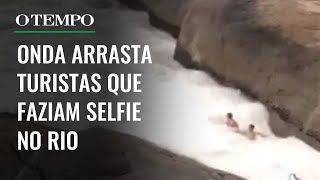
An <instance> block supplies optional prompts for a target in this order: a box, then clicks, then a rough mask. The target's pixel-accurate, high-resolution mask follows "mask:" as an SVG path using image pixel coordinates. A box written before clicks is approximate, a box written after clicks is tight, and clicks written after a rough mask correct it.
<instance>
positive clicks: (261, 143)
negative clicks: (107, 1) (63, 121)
mask: <svg viewBox="0 0 320 180" xmlns="http://www.w3.org/2000/svg"><path fill="white" fill-rule="evenodd" d="M95 16H97V17H99V18H100V20H97V21H96V23H97V25H98V27H99V31H100V32H101V31H105V33H108V32H111V31H112V30H119V32H117V33H119V34H121V33H122V32H121V30H120V29H123V33H124V35H123V36H122V37H123V39H122V40H120V41H122V42H126V43H127V44H149V45H151V48H152V49H151V51H152V57H153V62H154V64H153V65H151V67H149V65H147V66H141V67H140V68H139V70H142V71H144V72H145V74H144V86H145V88H144V92H143V93H142V94H141V95H140V98H141V99H142V102H143V114H142V115H143V117H142V118H143V120H142V122H140V123H130V124H127V125H121V126H118V127H116V128H115V129H116V130H118V131H120V132H124V133H127V134H131V135H134V136H137V137H140V138H142V139H144V140H147V141H149V142H152V143H155V144H157V145H158V146H160V147H163V148H166V149H168V150H171V151H173V152H175V153H177V154H181V155H185V156H188V157H190V158H192V159H195V160H197V161H199V162H201V163H203V164H205V165H207V166H209V167H212V168H216V169H221V170H224V171H227V172H230V173H233V174H236V175H238V176H241V177H243V178H246V179H249V180H287V179H288V176H289V174H290V173H296V174H297V175H298V176H299V177H300V178H301V179H302V180H319V179H320V171H319V168H318V166H317V165H318V164H320V153H319V152H317V151H316V150H314V149H312V148H311V147H309V146H308V145H306V144H305V143H303V142H302V141H300V140H298V139H296V138H294V137H290V138H284V139H283V138H278V137H276V136H274V135H273V134H272V132H271V130H270V127H269V126H268V120H269V114H268V112H267V110H266V109H265V107H264V106H263V105H262V104H261V103H259V102H251V101H250V100H248V99H247V98H245V97H244V96H243V95H242V94H241V92H240V91H239V90H237V89H232V88H226V87H223V86H221V85H220V84H218V83H217V82H215V81H214V80H213V79H212V78H210V77H209V76H208V75H207V74H205V73H203V72H201V71H195V70H188V69H185V68H183V67H182V66H181V65H179V64H178V63H177V62H175V61H174V60H173V52H174V48H175V43H176V41H175V39H173V38H172V37H170V36H169V35H168V34H166V33H164V32H161V31H159V30H157V29H155V28H154V27H151V26H150V25H149V23H148V17H147V15H146V14H145V13H142V12H135V11H128V10H116V9H114V10H104V11H99V12H96V14H95ZM115 18H116V19H117V22H116V23H113V22H112V21H110V22H109V21H108V20H111V19H115ZM101 19H103V21H102V20H101ZM120 27H121V28H120ZM128 31H130V32H131V33H130V34H127V33H126V32H128ZM97 35H98V36H99V35H101V37H99V38H100V39H101V40H105V41H106V42H107V41H108V39H105V37H104V36H103V33H100V34H99V33H98V34H97ZM65 41H67V40H64V39H61V44H63V43H69V44H70V42H65ZM27 68H28V67H26V69H24V70H26V71H27V70H28V69H27ZM72 68H74V67H70V69H72ZM135 68H137V67H135ZM8 70H10V68H8ZM91 71H93V72H101V71H102V70H101V68H100V69H96V70H91ZM10 81H14V80H13V79H9V78H7V77H6V73H5V72H4V73H2V76H1V78H0V82H1V84H9V83H7V82H10ZM0 88H1V90H2V92H6V93H5V94H2V95H1V96H2V97H1V98H2V99H3V100H4V102H7V101H6V100H8V102H9V99H10V100H12V99H14V98H16V97H13V96H10V91H11V90H12V88H13V87H10V86H2V87H0ZM14 88H17V85H15V87H14ZM74 96H75V98H76V96H77V95H74ZM86 96H87V98H88V99H91V98H93V97H91V96H90V95H86ZM25 98H26V99H28V97H25ZM51 98H55V97H51ZM68 98H70V99H72V98H73V97H68ZM62 99H63V98H62ZM41 100H44V99H41ZM94 100H97V101H98V100H100V98H97V99H92V101H94ZM17 101H18V100H17ZM10 102H13V103H12V104H10V103H1V106H0V108H1V111H13V112H16V103H14V101H10ZM227 112H233V114H234V117H235V119H236V120H237V121H238V122H239V125H240V128H241V129H243V130H244V129H246V128H247V126H248V124H250V123H252V124H255V125H256V128H257V130H258V131H260V132H262V133H265V134H267V135H268V137H267V138H259V139H257V140H256V141H251V140H248V139H247V138H245V137H243V136H242V135H239V134H236V133H234V132H232V131H230V130H229V129H228V128H226V126H225V125H224V118H225V114H226V113H227ZM100 125H101V126H102V127H105V128H110V126H109V124H105V123H101V124H100ZM82 126H83V127H81V128H87V127H88V126H89V123H84V124H82ZM72 128H76V127H72Z"/></svg>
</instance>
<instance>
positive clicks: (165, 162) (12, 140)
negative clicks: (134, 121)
mask: <svg viewBox="0 0 320 180" xmlns="http://www.w3.org/2000/svg"><path fill="white" fill-rule="evenodd" d="M0 124H1V126H0V127H1V128H0V133H1V136H0V137H1V139H0V150H1V153H0V156H1V157H0V159H1V163H0V169H1V175H0V177H1V179H3V180H7V179H8V180H10V179H15V180H28V179H30V180H31V179H32V180H55V179H59V180H64V179H81V180H82V179H83V180H89V179H99V180H100V179H101V180H103V179H146V180H147V179H164V178H165V179H172V180H174V179H212V180H238V179H240V178H237V177H235V176H233V175H230V174H228V173H224V172H222V171H218V170H213V169H209V168H206V167H204V166H202V165H200V164H198V163H197V162H194V161H192V160H189V159H187V158H184V157H180V156H177V155H175V154H172V153H170V152H168V151H165V150H163V149H160V148H157V147H155V146H154V145H152V144H149V143H145V142H143V141H141V140H139V139H137V138H134V137H131V136H127V135H122V134H119V133H115V132H111V131H108V130H104V129H99V128H92V129H89V130H86V131H81V132H79V148H78V149H77V150H76V151H47V150H46V149H47V147H45V146H43V147H42V148H41V149H40V150H39V151H33V152H32V151H17V150H16V149H17V147H16V141H17V137H16V136H17V131H18V129H19V130H29V131H31V130H38V131H39V132H41V134H43V135H45V134H46V132H47V131H48V130H50V129H48V128H46V127H42V126H40V125H37V124H33V123H18V122H16V119H14V118H13V117H8V116H7V117H1V122H0ZM51 130H52V129H51ZM43 139H46V137H45V136H43ZM43 144H46V142H44V143H43Z"/></svg>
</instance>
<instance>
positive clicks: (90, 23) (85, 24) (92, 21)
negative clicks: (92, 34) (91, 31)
mask: <svg viewBox="0 0 320 180" xmlns="http://www.w3.org/2000/svg"><path fill="white" fill-rule="evenodd" d="M86 17H88V18H89V24H87V23H86V22H85V20H86ZM93 23H94V18H93V16H92V15H90V14H85V15H83V16H82V17H81V24H82V25H84V26H91V25H92V24H93Z"/></svg>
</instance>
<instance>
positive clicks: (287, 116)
mask: <svg viewBox="0 0 320 180" xmlns="http://www.w3.org/2000/svg"><path fill="white" fill-rule="evenodd" d="M122 2H125V3H126V4H127V5H128V6H129V7H133V4H137V2H139V3H140V4H141V5H142V6H141V7H142V8H141V9H143V10H145V11H148V12H149V14H151V16H152V17H155V18H152V19H150V21H157V22H158V23H153V24H156V25H158V26H161V27H163V28H162V29H164V30H166V31H169V32H171V34H173V35H174V36H177V37H178V43H177V49H176V59H177V60H178V61H180V62H181V63H182V64H184V65H186V67H190V68H197V69H202V70H205V71H207V72H210V73H211V74H213V75H214V77H215V78H218V79H220V82H222V83H223V84H224V85H230V86H233V87H236V88H240V89H241V90H242V91H244V92H245V93H246V94H247V95H249V96H251V97H252V98H254V99H257V100H259V101H262V102H264V103H265V104H266V105H267V106H268V107H269V108H270V111H271V114H274V115H273V118H271V127H272V128H273V130H274V132H275V133H276V134H277V135H280V136H290V135H295V136H298V137H299V138H300V139H302V140H304V141H306V142H308V143H309V144H312V145H313V146H314V147H316V148H317V149H319V146H318V144H319V143H318V142H319V140H320V122H319V120H318V119H319V118H318V117H320V116H319V112H318V109H319V108H318V94H319V89H320V86H319V74H318V73H317V69H318V68H319V66H320V63H319V61H318V58H317V57H320V50H319V48H318V46H317V44H318V42H319V40H320V36H319V33H318V32H319V31H318V29H319V27H318V26H319V25H318V24H314V22H318V21H319V22H320V14H319V13H317V11H318V10H319V9H320V6H319V4H318V3H314V2H311V1H308V0H304V1H301V2H299V3H297V2H295V1H286V2H278V1H273V0H268V1H261V0H255V1H247V0H241V1H237V2H235V1H223V2H221V1H210V0H201V1H195V0H188V1H175V2H174V3H172V2H171V1H161V2H160V1H155V0H137V1H130V2H129V1H123V0H122ZM139 3H138V4H139ZM287 7H290V8H291V9H290V11H288V12H286V14H287V15H288V16H286V17H283V16H282V15H281V11H280V10H281V8H283V9H286V8H287ZM307 7H308V8H307ZM164 10H166V11H164ZM278 17H279V18H278ZM280 17H281V18H280ZM303 19H306V21H305V22H302V20H303ZM163 24H166V25H163ZM177 31H178V33H177ZM278 116H279V117H278ZM280 121H285V122H284V123H282V122H280ZM279 124H285V125H284V126H287V127H288V128H289V129H290V127H292V126H294V127H295V132H294V133H288V131H287V130H286V129H288V128H285V127H283V128H279V126H281V125H279ZM307 136H309V137H307ZM308 139H313V140H308ZM315 139H316V141H318V142H316V141H315ZM311 141H313V142H312V143H310V142H311ZM316 144H317V145H316Z"/></svg>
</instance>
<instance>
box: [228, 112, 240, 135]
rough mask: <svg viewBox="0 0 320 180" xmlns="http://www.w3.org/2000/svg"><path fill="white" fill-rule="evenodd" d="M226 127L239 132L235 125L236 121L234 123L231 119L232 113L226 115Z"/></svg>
mask: <svg viewBox="0 0 320 180" xmlns="http://www.w3.org/2000/svg"><path fill="white" fill-rule="evenodd" d="M226 125H227V126H228V127H229V128H232V129H234V130H236V131H238V130H239V125H238V123H237V121H235V120H234V119H233V114H232V113H230V112H229V113H227V120H226Z"/></svg>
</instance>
